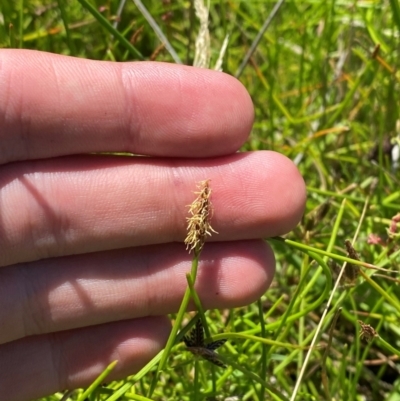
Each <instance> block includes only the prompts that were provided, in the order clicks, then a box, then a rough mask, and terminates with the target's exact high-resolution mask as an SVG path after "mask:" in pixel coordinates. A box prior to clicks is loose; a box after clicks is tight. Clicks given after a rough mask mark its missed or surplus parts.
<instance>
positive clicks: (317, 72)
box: [0, 0, 400, 401]
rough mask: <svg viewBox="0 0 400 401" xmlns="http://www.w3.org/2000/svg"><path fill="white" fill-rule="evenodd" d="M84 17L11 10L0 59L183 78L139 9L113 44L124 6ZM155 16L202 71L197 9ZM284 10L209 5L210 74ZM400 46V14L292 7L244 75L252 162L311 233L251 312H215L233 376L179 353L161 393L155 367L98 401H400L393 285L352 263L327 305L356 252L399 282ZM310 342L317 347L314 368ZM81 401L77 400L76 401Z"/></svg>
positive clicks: (61, 5)
mask: <svg viewBox="0 0 400 401" xmlns="http://www.w3.org/2000/svg"><path fill="white" fill-rule="evenodd" d="M21 3H23V7H22V8H21V7H20V6H21ZM90 4H91V5H92V6H94V10H95V11H96V10H97V11H100V12H101V16H102V19H100V17H99V16H98V15H95V14H93V12H91V11H90V7H89V6H88V5H87V4H86V0H74V1H72V0H71V1H65V0H58V1H57V0H56V1H53V0H51V1H33V0H32V1H28V0H25V2H24V1H23V0H22V1H20V0H19V1H15V2H10V1H2V2H1V3H0V11H1V13H2V15H3V21H4V23H3V21H0V46H2V47H10V46H11V47H22V48H33V49H38V50H44V51H50V52H55V53H61V54H68V55H74V56H79V57H85V58H91V59H102V60H117V61H124V60H137V59H139V58H140V57H143V58H144V59H154V60H160V61H169V62H173V58H172V56H171V55H170V54H169V52H168V51H167V50H166V49H165V48H164V47H162V46H160V43H161V42H160V40H159V39H158V38H157V36H156V34H155V32H154V29H153V28H151V27H150V25H149V23H148V22H147V21H146V20H145V19H144V18H143V15H142V14H141V12H139V11H138V9H137V7H136V6H135V4H134V3H133V2H132V1H130V0H129V1H128V2H127V3H126V5H125V7H124V9H123V11H122V14H121V18H120V19H119V21H118V26H117V28H116V29H117V32H118V33H119V34H120V36H121V38H120V39H118V40H117V39H116V38H118V36H117V34H116V33H115V32H114V33H113V34H112V33H111V32H110V31H108V30H107V29H113V28H112V26H113V23H115V22H116V21H117V18H116V14H117V9H118V4H119V2H118V1H117V0H103V1H101V0H96V1H91V2H90ZM145 4H146V6H147V8H148V10H149V12H150V14H151V15H152V16H153V18H154V20H155V21H156V23H157V24H158V25H159V27H160V28H161V30H162V31H163V32H164V34H165V35H166V36H167V38H168V40H169V41H170V43H171V45H172V47H173V48H174V49H175V51H176V53H177V55H178V57H179V58H180V59H181V60H182V62H183V63H186V64H192V63H193V60H194V49H195V40H196V35H197V33H198V30H199V21H198V19H197V18H196V17H195V13H194V8H193V4H192V2H191V1H183V0H179V1H172V0H170V1H169V0H164V1H160V0H152V1H146V2H145ZM274 5H275V2H272V1H266V0H265V1H262V0H258V1H257V0H252V1H239V0H231V1H229V0H218V1H217V0H215V1H212V2H211V5H210V15H209V18H210V21H209V29H210V49H211V63H210V65H211V66H213V65H214V64H215V62H216V60H217V58H218V55H219V52H220V49H221V46H222V43H223V41H224V39H225V37H226V35H227V34H229V42H228V47H227V51H226V54H225V58H224V62H223V64H222V68H223V70H224V71H226V72H228V73H230V74H233V75H235V74H236V72H237V70H238V68H239V66H240V64H241V62H242V60H243V59H244V57H245V54H246V52H247V51H248V49H249V47H250V45H251V43H252V41H253V40H254V38H255V37H256V35H257V33H258V32H259V31H260V29H261V27H262V25H263V23H264V21H265V20H266V18H267V17H268V15H269V13H270V12H271V10H272V8H273V6H274ZM21 10H22V11H21ZM10 22H12V27H9V23H10ZM399 34H400V5H399V3H398V0H390V1H389V0H381V1H379V0H376V1H374V0H370V1H367V0H366V1H357V0H340V1H339V0H337V1H334V0H327V1H318V0H304V1H295V0H288V1H286V2H285V3H284V4H283V6H282V7H281V9H280V11H279V13H278V14H277V16H276V17H275V19H274V20H273V22H272V24H271V25H270V27H269V28H268V30H267V32H266V33H265V34H264V35H263V37H262V39H261V41H260V43H259V45H258V47H257V49H256V51H255V53H254V55H253V57H252V58H251V59H250V61H249V63H248V65H247V67H246V68H245V69H244V71H243V72H242V73H241V74H240V80H241V81H242V82H243V84H244V85H245V86H246V87H247V88H248V90H249V92H250V94H251V96H252V98H253V101H254V104H255V107H256V122H255V125H254V128H253V132H252V134H251V137H250V139H249V141H248V143H247V144H246V145H245V147H244V149H246V150H256V149H274V150H276V151H278V152H281V153H283V154H285V155H287V156H288V157H290V158H291V159H292V160H294V161H295V162H296V163H297V164H298V167H299V169H300V170H301V172H302V174H303V176H304V178H305V181H306V183H307V187H308V194H309V197H308V202H307V211H306V215H305V217H304V220H303V222H302V224H301V225H300V226H299V227H298V228H297V229H296V230H295V231H294V232H292V233H291V234H289V235H288V236H287V237H286V238H285V239H284V240H283V239H275V240H271V244H273V246H274V248H275V250H276V253H277V264H278V267H277V274H276V277H275V280H274V283H273V285H272V287H271V289H270V290H269V291H268V292H267V293H266V294H265V295H264V296H263V297H262V299H261V300H260V301H259V302H258V303H256V304H253V305H250V306H249V307H247V308H240V309H235V310H231V311H210V312H207V314H206V316H207V322H208V325H209V327H210V330H211V333H213V334H216V333H222V332H225V333H224V334H220V335H218V336H216V337H215V339H221V338H228V339H229V342H227V344H226V345H225V346H224V347H222V348H220V349H219V353H220V354H221V355H222V358H223V360H224V362H225V363H226V364H227V365H228V367H227V368H226V369H221V368H218V367H215V368H214V367H213V365H211V364H209V362H193V356H192V354H191V353H189V352H186V351H185V350H184V345H183V343H180V344H179V345H177V346H175V347H174V348H173V349H172V352H171V354H170V357H169V359H168V361H167V363H168V364H167V369H166V370H165V371H164V372H163V373H161V374H160V375H159V377H158V381H156V380H154V377H156V376H155V373H154V372H155V369H156V367H157V364H158V362H157V360H153V361H152V362H151V363H150V364H149V365H148V367H147V368H148V369H147V370H144V371H142V372H140V373H139V374H138V375H136V376H134V377H131V378H129V379H127V380H126V381H124V382H117V383H111V384H110V385H108V386H107V387H99V388H98V389H97V390H94V391H93V392H92V393H91V395H90V400H108V401H112V400H117V399H132V400H146V399H148V398H150V399H153V400H167V399H168V400H172V399H173V400H189V399H197V400H202V399H206V398H207V397H209V398H208V399H217V400H228V399H229V400H264V399H268V400H269V399H271V400H289V399H290V400H291V399H294V394H295V388H296V391H297V382H298V383H300V387H299V389H298V393H297V396H296V400H384V399H385V400H390V401H395V400H400V380H399V371H400V364H399V363H398V360H399V357H400V351H399V350H400V330H399V325H398V321H399V316H400V291H399V289H398V281H397V279H396V274H393V273H388V272H385V271H376V270H373V269H371V268H370V267H371V266H369V267H368V266H366V265H365V263H364V266H359V268H358V267H357V265H356V264H355V263H354V261H353V263H352V264H351V265H349V266H348V267H347V268H346V269H345V277H346V278H345V281H342V282H341V283H340V284H339V286H338V288H337V289H336V290H335V291H332V289H333V286H334V283H335V280H336V278H337V275H338V273H337V270H338V269H340V267H341V266H342V263H343V257H346V256H347V255H348V254H349V255H350V257H351V259H357V255H355V254H354V252H353V251H352V249H351V246H350V247H348V248H350V249H346V246H345V240H346V239H350V241H353V242H354V247H355V248H356V250H357V252H358V254H359V255H360V259H361V261H363V262H366V263H369V264H372V265H375V266H378V267H381V268H384V269H389V270H390V271H394V272H397V271H398V270H399V260H400V257H399V253H400V248H399V234H398V232H399V229H400V224H399V223H398V221H399V220H400V218H395V217H394V216H396V214H397V213H399V212H400V189H399V188H400V185H399V167H396V161H395V160H392V158H391V152H390V150H391V148H392V147H393V144H394V142H395V141H396V139H397V141H398V140H399V138H400V113H399V104H400V103H399V93H400V91H399V80H400V73H399V72H398V71H397V70H398V67H399V45H398V43H399ZM123 39H125V40H123ZM396 231H397V234H396ZM334 260H336V262H334ZM356 263H357V262H356ZM331 293H332V294H333V295H332V301H331V303H330V306H329V308H326V306H327V302H328V298H329V295H330V294H331ZM339 308H341V313H340V315H339V311H340V310H339ZM325 309H326V310H325ZM358 320H360V321H362V322H364V323H365V324H368V325H370V326H364V330H365V331H366V332H367V334H368V333H370V334H371V335H372V340H371V341H370V342H368V341H366V340H365V339H363V338H360V336H359V332H360V327H361V326H360V323H358V322H357V321H358ZM319 326H320V327H319ZM319 328H320V329H321V330H319ZM372 328H373V329H375V330H376V331H377V333H379V334H377V336H374V332H373V331H372ZM317 329H318V330H317ZM314 335H315V338H314ZM313 338H314V341H315V345H316V346H315V347H314V348H313V349H312V352H311V353H310V355H307V351H308V349H307V347H308V346H309V345H310V344H311V341H312V340H313ZM263 339H266V340H267V341H264V340H263ZM263 341H264V342H263ZM299 345H300V346H301V347H300V348H299V347H298V346H299ZM194 367H195V370H193V368H194ZM302 370H304V372H302ZM303 373H304V374H303ZM152 386H153V388H152V390H154V391H152V395H150V394H151V391H150V388H151V387H152ZM85 397H86V395H85V396H83V395H82V393H79V392H78V393H75V394H73V395H71V397H70V398H66V399H69V400H78V399H79V400H83V398H85ZM144 397H148V398H144ZM228 397H231V398H228ZM232 397H233V398H232ZM235 397H236V398H235ZM291 397H292V398H291ZM61 398H62V394H55V395H53V396H51V397H47V398H45V399H43V400H42V401H44V400H49V401H50V400H51V401H53V400H60V399H61Z"/></svg>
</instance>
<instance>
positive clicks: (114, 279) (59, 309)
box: [0, 240, 274, 343]
mask: <svg viewBox="0 0 400 401" xmlns="http://www.w3.org/2000/svg"><path fill="white" fill-rule="evenodd" d="M191 260H192V255H189V254H188V252H187V251H186V250H185V248H184V246H183V244H177V243H172V244H164V245H153V246H147V247H141V248H130V249H124V250H118V251H113V252H101V253H97V254H88V255H77V256H72V257H66V258H58V259H48V260H45V261H40V262H34V263H30V264H29V265H17V266H10V267H6V268H3V269H0V283H2V288H1V291H0V305H2V307H1V309H0V321H1V322H3V323H2V330H1V331H0V343H4V342H7V341H12V340H15V339H18V338H22V337H26V336H30V335H34V334H43V333H49V332H55V331H62V330H69V329H73V328H77V327H83V326H90V325H95V324H101V323H106V322H109V321H114V320H126V319H131V318H137V317H143V316H149V315H164V314H167V313H172V312H176V311H177V310H178V308H179V305H180V303H181V301H182V297H183V294H184V292H185V290H186V288H187V281H186V273H188V272H190V269H191ZM273 274H274V256H273V253H272V251H271V249H270V247H269V246H268V245H267V244H266V243H264V242H263V241H262V240H253V241H239V242H227V243H221V244H217V243H210V244H207V245H206V246H205V247H204V251H203V252H202V254H201V258H200V264H199V270H198V278H197V280H196V290H197V291H198V294H199V296H200V299H201V301H202V304H203V306H204V308H206V309H211V308H220V309H221V308H232V307H238V306H243V305H247V304H249V303H251V302H253V301H256V300H257V299H258V298H259V297H260V296H261V295H262V294H263V293H264V292H265V291H266V289H267V288H268V287H269V285H270V283H271V280H272V278H273Z"/></svg>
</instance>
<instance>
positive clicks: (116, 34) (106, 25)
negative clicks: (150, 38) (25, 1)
mask: <svg viewBox="0 0 400 401" xmlns="http://www.w3.org/2000/svg"><path fill="white" fill-rule="evenodd" d="M21 1H22V0H21ZM78 1H79V3H81V5H82V7H84V8H86V10H88V11H89V12H90V13H91V14H92V15H93V17H94V18H96V20H97V21H98V23H99V24H100V25H101V26H102V27H103V28H105V29H106V30H107V31H108V32H109V33H111V34H112V35H113V36H114V37H116V38H117V39H118V40H119V42H120V43H121V44H122V45H123V46H124V47H125V48H126V49H127V50H128V51H129V52H130V53H131V54H132V56H134V57H137V58H138V59H139V60H143V59H144V57H143V56H142V54H141V53H140V52H139V50H137V49H136V47H135V46H133V45H132V43H131V42H129V40H128V39H126V38H125V37H124V36H122V35H121V33H120V32H119V31H118V30H117V29H115V28H114V27H113V26H112V24H110V22H109V21H108V20H107V19H106V18H105V17H103V15H101V14H100V13H99V12H98V11H97V9H96V8H95V7H94V6H93V5H92V4H90V3H89V2H88V1H87V0H78Z"/></svg>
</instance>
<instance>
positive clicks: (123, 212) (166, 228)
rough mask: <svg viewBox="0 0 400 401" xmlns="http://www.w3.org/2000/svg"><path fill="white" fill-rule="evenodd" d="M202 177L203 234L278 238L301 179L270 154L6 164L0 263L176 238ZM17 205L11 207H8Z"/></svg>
mask: <svg viewBox="0 0 400 401" xmlns="http://www.w3.org/2000/svg"><path fill="white" fill-rule="evenodd" d="M204 179H211V187H212V190H213V195H212V202H213V205H214V215H213V220H212V225H213V228H214V229H215V230H216V231H217V232H218V233H219V234H215V235H214V236H213V237H212V239H211V240H213V241H215V240H216V241H226V240H238V239H252V238H260V237H265V236H273V235H280V234H283V233H286V232H287V231H289V230H290V229H292V228H293V227H294V226H295V225H296V224H297V222H298V221H299V219H300V216H301V214H302V212H303V207H304V201H305V190H304V182H303V180H302V178H301V176H300V175H299V173H298V171H297V169H296V167H295V166H294V164H293V163H292V162H291V161H290V160H289V159H287V158H285V157H284V156H282V155H280V154H278V153H275V152H249V153H241V154H234V155H231V156H226V157H221V158H217V159H204V160H203V159H202V160H195V161H193V160H182V159H181V160H179V159H152V158H146V157H122V158H121V157H119V158H117V157H107V156H93V157H90V156H82V157H66V158H60V159H50V160H40V161H34V162H26V163H12V164H9V165H6V166H3V167H2V169H1V175H0V188H1V189H0V211H1V223H0V227H1V232H0V248H1V249H2V252H1V254H0V266H1V265H3V266H4V265H10V264H15V263H20V262H28V261H34V260H38V259H44V258H48V257H56V256H65V255H71V254H78V253H88V252H96V251H102V250H108V249H118V248H126V247H130V246H139V245H148V244H157V243H167V242H172V241H182V240H183V239H184V237H185V234H186V221H185V217H186V216H187V206H186V205H188V204H190V203H191V202H192V201H193V200H194V194H193V191H194V190H195V189H196V183H197V182H198V181H200V180H204ZM16 205H17V206H16Z"/></svg>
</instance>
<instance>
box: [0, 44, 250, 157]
mask: <svg viewBox="0 0 400 401" xmlns="http://www.w3.org/2000/svg"><path fill="white" fill-rule="evenodd" d="M0 85H1V87H2V90H1V91H0V133H1V141H0V146H1V147H0V163H6V162H10V161H17V160H27V159H38V158H49V157H56V156H63V155H71V154H79V153H89V152H130V153H136V154H144V155H152V156H168V157H213V156H221V155H226V154H230V153H232V152H235V151H236V150H238V149H239V147H240V146H241V145H242V144H243V143H244V141H246V139H247V136H248V134H249V132H250V130H251V125H252V122H253V106H252V102H251V99H250V96H249V95H248V93H247V91H246V90H245V88H244V87H243V86H242V84H241V83H240V82H239V81H237V80H236V79H235V78H233V77H231V76H229V75H227V74H224V73H221V72H217V71H212V70H206V69H199V68H194V67H188V66H179V65H173V64H167V63H155V62H132V63H114V62H104V61H92V60H84V59H78V58H73V57H66V56H60V55H55V54H50V53H42V52H36V51H30V50H1V51H0Z"/></svg>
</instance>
